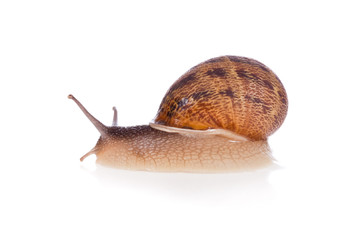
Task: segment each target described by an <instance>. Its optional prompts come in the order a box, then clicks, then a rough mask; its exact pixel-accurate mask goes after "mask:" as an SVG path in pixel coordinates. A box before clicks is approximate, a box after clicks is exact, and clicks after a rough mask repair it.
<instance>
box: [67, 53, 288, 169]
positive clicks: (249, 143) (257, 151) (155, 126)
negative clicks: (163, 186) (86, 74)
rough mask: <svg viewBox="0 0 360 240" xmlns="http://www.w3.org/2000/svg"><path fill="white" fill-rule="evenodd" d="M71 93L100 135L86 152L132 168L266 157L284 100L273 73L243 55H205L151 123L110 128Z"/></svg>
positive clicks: (255, 161)
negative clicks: (269, 139)
mask: <svg viewBox="0 0 360 240" xmlns="http://www.w3.org/2000/svg"><path fill="white" fill-rule="evenodd" d="M69 98H71V99H73V100H74V101H75V102H76V104H77V105H78V106H79V107H80V109H81V110H82V111H83V112H84V113H85V115H86V116H87V117H88V118H89V119H90V121H91V122H92V123H93V124H94V125H95V127H96V128H97V129H98V131H99V132H100V134H101V136H100V139H99V140H98V142H97V144H96V146H95V147H94V148H93V149H92V150H91V151H90V152H88V153H87V154H85V155H84V156H83V157H82V158H81V160H83V159H84V158H86V157H87V156H88V155H90V154H96V156H97V162H98V163H100V164H104V165H108V166H112V167H118V168H123V169H132V170H149V171H181V172H224V171H225V172H226V171H238V170H245V169H253V168H258V167H263V166H266V165H268V164H270V163H271V162H272V156H271V153H270V148H269V146H268V143H267V138H268V136H270V135H271V134H272V133H274V132H275V131H276V130H277V129H278V128H279V127H280V126H281V124H282V123H283V121H284V119H285V117H286V113H287V108H288V100H287V95H286V92H285V89H284V87H283V85H282V83H281V82H280V80H279V78H278V77H277V76H276V75H275V74H274V73H273V72H272V71H271V70H270V69H269V68H268V67H266V66H265V65H264V64H262V63H260V62H258V61H256V60H253V59H249V58H245V57H236V56H223V57H218V58H213V59H210V60H207V61H205V62H203V63H201V64H199V65H197V66H195V67H193V68H191V69H190V70H189V71H188V72H186V73H185V74H184V75H183V76H182V77H180V78H179V79H178V80H177V81H176V82H175V83H174V84H173V85H172V86H171V87H170V89H169V90H168V92H167V93H166V95H165V96H164V98H163V100H162V102H161V104H160V107H159V110H158V113H157V115H156V117H155V119H154V120H153V122H151V123H150V124H149V125H143V126H134V127H119V126H117V111H116V109H114V121H113V126H110V127H108V126H105V125H103V124H102V123H101V122H100V121H98V120H97V119H96V118H94V117H93V116H92V115H91V114H90V113H89V112H88V111H87V110H86V109H85V108H84V107H83V105H82V104H81V103H80V102H79V101H78V100H77V99H76V98H75V97H74V96H72V95H69Z"/></svg>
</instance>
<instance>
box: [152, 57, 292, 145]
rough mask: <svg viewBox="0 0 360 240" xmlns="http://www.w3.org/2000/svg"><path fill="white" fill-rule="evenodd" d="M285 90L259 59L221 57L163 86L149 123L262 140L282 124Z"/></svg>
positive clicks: (202, 64) (194, 68) (285, 105)
mask: <svg viewBox="0 0 360 240" xmlns="http://www.w3.org/2000/svg"><path fill="white" fill-rule="evenodd" d="M287 108H288V100H287V95H286V92H285V89H284V86H283V85H282V83H281V82H280V80H279V78H278V77H277V76H276V75H275V74H274V73H273V72H272V71H271V70H270V69H269V68H268V67H266V66H265V65H264V64H262V63H260V62H258V61H256V60H253V59H249V58H245V57H237V56H222V57H217V58H212V59H210V60H207V61H205V62H203V63H201V64H199V65H197V66H195V67H193V68H191V69H190V70H189V71H188V72H186V73H185V74H184V75H183V76H181V77H180V78H179V79H178V80H177V81H176V82H175V83H174V84H173V85H172V86H171V87H170V89H169V90H168V92H167V93H166V95H165V97H164V98H163V100H162V102H161V104H160V107H159V110H158V113H157V115H156V117H155V120H154V122H155V123H156V124H160V125H165V126H170V127H177V128H185V129H195V130H205V129H225V130H230V131H232V132H234V133H236V134H239V135H241V136H244V137H246V138H248V139H251V140H264V139H266V138H267V137H268V136H270V135H271V134H272V133H274V132H275V131H276V130H277V129H278V128H279V127H280V126H281V124H282V123H283V121H284V119H285V116H286V113H287Z"/></svg>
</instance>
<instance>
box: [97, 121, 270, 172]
mask: <svg viewBox="0 0 360 240" xmlns="http://www.w3.org/2000/svg"><path fill="white" fill-rule="evenodd" d="M92 153H95V154H96V156H97V162H98V163H100V164H103V165H107V166H111V167H116V168H122V169H131V170H147V171H166V172H229V171H239V170H249V169H256V168H259V167H264V166H267V165H269V164H271V162H272V157H271V153H270V150H269V147H268V144H267V141H238V142H235V141H229V140H228V139H226V138H223V137H220V136H206V135H202V136H196V137H195V136H183V135H181V134H177V133H168V132H163V131H159V130H156V129H153V128H151V127H150V126H148V125H147V126H135V127H127V128H121V127H109V129H108V133H107V134H106V136H101V137H100V139H99V141H98V143H97V145H96V146H95V148H94V149H93V151H92Z"/></svg>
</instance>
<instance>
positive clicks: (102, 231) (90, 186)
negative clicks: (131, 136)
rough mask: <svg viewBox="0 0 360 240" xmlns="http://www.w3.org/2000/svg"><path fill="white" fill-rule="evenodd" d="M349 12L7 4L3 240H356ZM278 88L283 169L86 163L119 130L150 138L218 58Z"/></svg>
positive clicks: (0, 137)
mask: <svg viewBox="0 0 360 240" xmlns="http://www.w3.org/2000/svg"><path fill="white" fill-rule="evenodd" d="M359 22H360V15H359V7H358V5H357V4H356V1H346V0H343V1H315V0H313V1H297V2H295V1H226V0H225V1H224V0H222V1H195V0H193V1H186V0H183V1H178V2H172V1H76V0H71V1H1V2H0V81H1V88H0V98H1V99H0V104H1V118H0V119H1V120H0V121H1V124H0V127H1V129H0V130H1V134H0V141H1V145H0V146H1V165H0V186H1V188H0V194H1V196H0V238H1V239H29V238H30V237H31V238H34V239H35V238H36V239H326V238H329V237H334V239H359V238H360V230H359V226H360V217H359V216H360V207H359V202H360V196H359V189H360V187H359V185H360V184H359V183H360V174H359V172H360V164H359V162H360V158H359V151H358V148H359V139H358V135H359V133H360V132H359V122H360V119H359V116H358V113H359V103H360V101H359V98H358V95H359V93H358V92H359V84H358V83H359V81H360V77H359V54H360V49H359V42H360V37H359ZM226 54H230V55H239V56H246V57H251V58H255V59H257V60H259V61H261V62H263V63H265V64H266V65H267V66H269V67H270V68H271V69H272V70H273V71H274V72H275V73H276V74H277V75H278V76H279V78H280V79H281V80H282V82H283V84H284V86H285V88H286V89H287V93H288V97H289V112H288V116H287V119H286V120H285V123H284V124H283V126H282V127H281V129H280V130H278V131H277V132H276V133H275V134H274V135H273V136H271V137H270V139H269V143H270V146H271V148H272V150H273V154H274V156H275V158H276V159H277V161H278V164H279V165H280V167H279V168H277V169H265V170H262V171H256V172H248V173H235V174H183V173H178V174H173V173H171V174H170V173H148V172H132V171H122V170H115V169H108V168H104V167H99V166H96V165H95V164H94V161H95V157H91V158H88V159H87V161H86V162H85V163H84V164H80V162H79V158H80V157H81V156H82V155H83V154H84V153H86V152H87V151H88V150H89V149H91V148H92V147H93V146H94V145H95V143H96V141H97V138H98V137H99V134H98V132H97V131H96V129H95V128H94V127H93V126H92V125H91V123H90V122H89V121H88V120H87V119H86V118H85V117H84V116H83V114H82V113H81V112H80V110H79V109H78V108H77V106H75V104H74V103H73V102H71V101H70V100H68V99H67V95H68V94H69V93H72V94H74V95H75V96H76V97H77V98H78V99H79V100H81V101H82V102H83V104H84V105H85V106H86V107H87V108H88V109H89V111H90V112H91V113H92V114H94V115H95V116H96V117H97V118H98V119H99V120H101V121H102V122H104V123H105V124H110V123H111V120H112V110H111V108H112V106H114V105H116V106H117V108H118V111H119V123H120V124H121V125H122V126H130V125H138V124H146V123H148V122H149V121H150V120H152V118H153V117H154V116H155V113H156V111H157V108H158V106H159V104H160V101H161V99H162V97H163V95H164V94H165V92H166V90H167V89H168V87H169V86H170V85H171V84H172V83H173V82H174V81H175V80H176V79H177V78H178V77H179V76H180V75H182V74H183V73H184V72H185V71H187V70H188V69H189V68H190V67H192V66H194V65H196V64H198V63H200V62H202V61H204V60H206V59H208V58H211V57H216V56H220V55H226Z"/></svg>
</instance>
